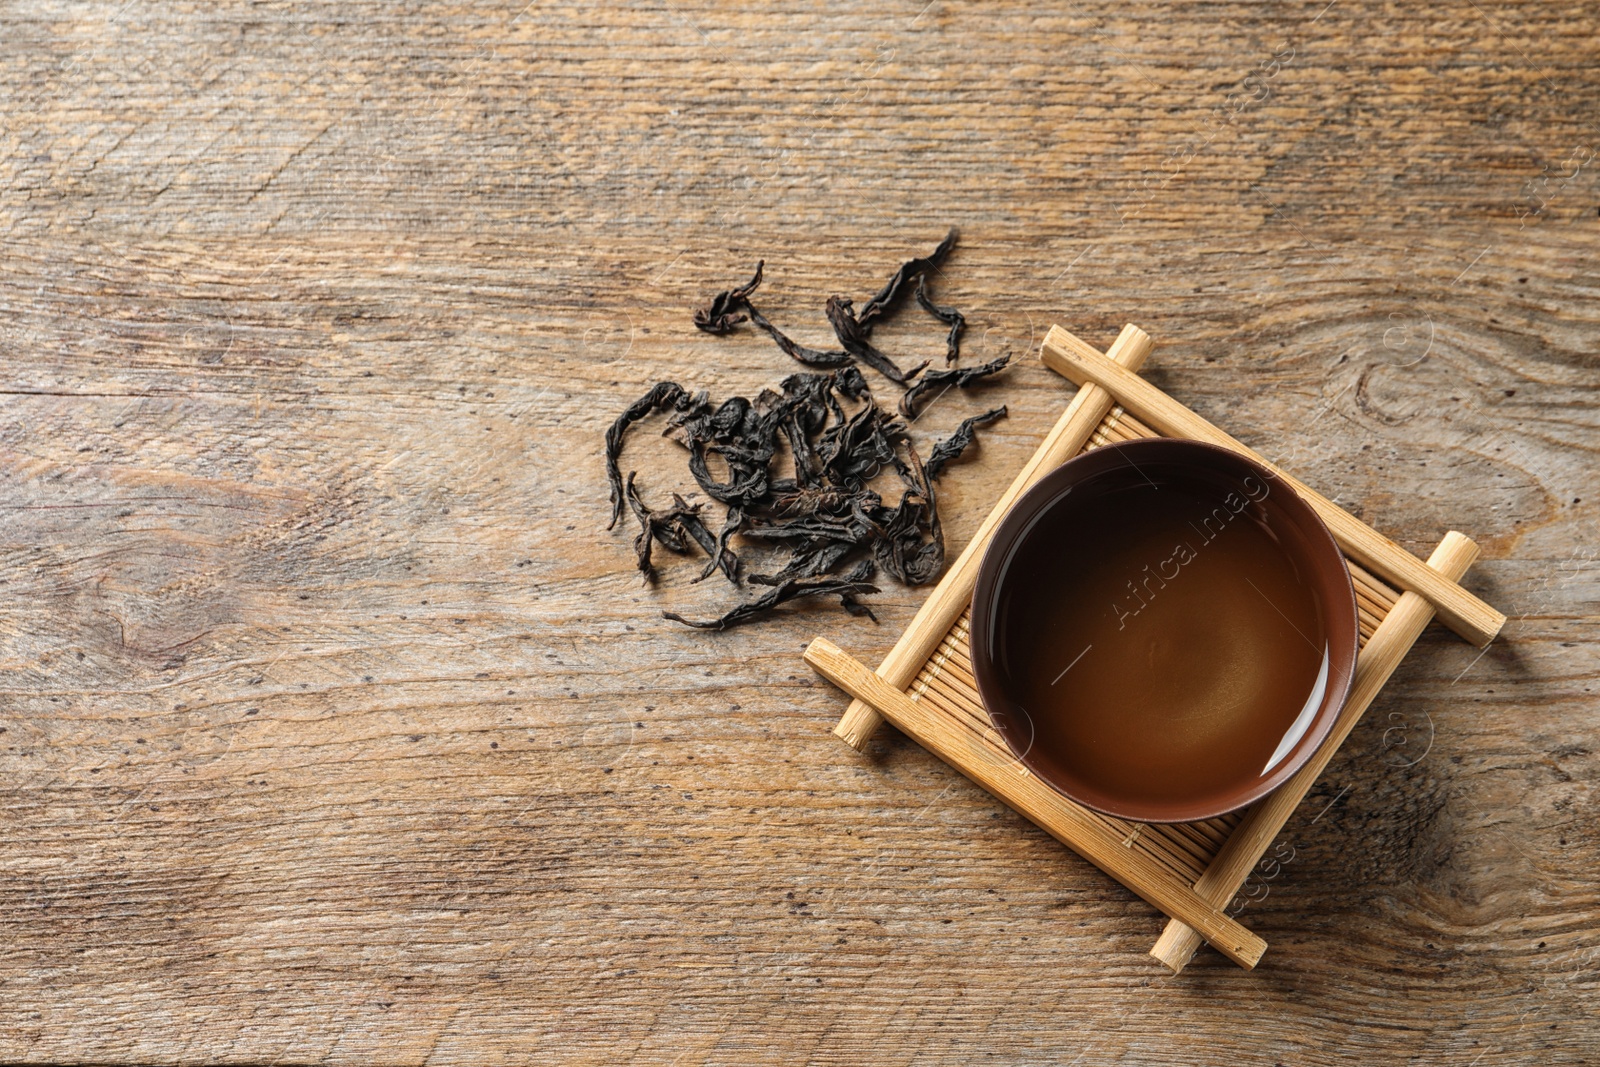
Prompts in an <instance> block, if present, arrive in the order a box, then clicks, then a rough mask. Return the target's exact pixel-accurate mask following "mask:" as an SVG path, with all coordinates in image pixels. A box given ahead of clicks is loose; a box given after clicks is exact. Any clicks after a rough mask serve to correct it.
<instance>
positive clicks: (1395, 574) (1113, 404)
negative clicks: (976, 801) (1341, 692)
mask: <svg viewBox="0 0 1600 1067" xmlns="http://www.w3.org/2000/svg"><path fill="white" fill-rule="evenodd" d="M1151 347H1152V344H1151V341H1150V338H1149V336H1148V335H1146V334H1145V333H1144V331H1143V330H1140V329H1139V328H1138V327H1136V326H1131V325H1130V326H1124V327H1123V329H1122V333H1121V334H1120V335H1118V337H1117V339H1116V341H1115V342H1114V343H1113V344H1112V346H1111V348H1110V349H1109V350H1108V351H1107V352H1106V353H1105V354H1101V353H1100V352H1098V351H1097V350H1095V349H1094V348H1093V347H1091V346H1090V345H1088V344H1086V343H1085V342H1083V341H1081V340H1079V339H1078V338H1076V337H1074V336H1073V335H1072V334H1070V333H1068V332H1067V331H1065V330H1063V329H1061V328H1060V327H1059V326H1053V327H1051V329H1050V333H1049V334H1048V335H1047V336H1046V338H1045V341H1044V346H1043V358H1044V362H1045V364H1046V365H1047V366H1049V367H1050V368H1051V369H1053V370H1055V371H1057V372H1058V373H1060V374H1062V375H1063V376H1064V377H1067V378H1069V379H1071V380H1072V381H1074V382H1076V383H1078V385H1079V389H1078V394H1077V396H1075V397H1074V398H1073V400H1072V402H1071V403H1070V404H1069V405H1068V406H1067V410H1066V411H1065V412H1064V413H1063V414H1062V416H1061V418H1060V420H1059V421H1057V423H1056V425H1055V427H1054V428H1052V429H1051V431H1050V432H1049V434H1047V435H1046V436H1045V439H1044V442H1043V443H1042V444H1041V445H1040V446H1039V449H1038V451H1036V452H1035V453H1034V454H1033V456H1032V458H1030V459H1029V460H1028V462H1027V463H1026V464H1025V465H1024V466H1023V469H1022V471H1021V473H1019V474H1018V475H1017V477H1016V479H1015V480H1014V481H1013V482H1012V483H1011V486H1010V488H1008V489H1007V490H1006V491H1005V493H1004V494H1002V495H1001V497H1000V500H999V502H998V504H997V505H996V506H995V508H994V510H993V511H992V512H990V513H989V515H988V517H987V518H985V519H984V521H983V523H982V525H981V526H979V528H978V532H977V534H976V536H974V537H973V539H972V542H971V543H970V544H969V545H968V546H967V548H966V550H965V551H964V552H962V553H961V556H960V558H958V559H957V560H956V562H955V565H954V566H952V567H951V568H950V570H949V571H948V572H947V573H946V574H945V576H944V578H943V579H942V580H941V581H940V582H939V584H938V585H937V586H935V587H934V590H933V592H932V594H930V595H929V597H928V599H927V600H926V601H925V602H924V603H923V605H922V607H921V609H919V610H918V612H917V614H916V616H915V617H914V618H913V619H912V621H911V625H910V626H909V627H908V628H907V629H906V632H905V633H904V634H903V635H902V636H901V638H900V640H899V642H897V643H896V644H895V646H894V648H893V649H892V650H891V651H890V653H889V655H888V656H887V657H885V659H884V661H883V663H882V664H881V665H880V666H879V667H878V669H877V671H876V672H874V671H872V670H869V669H868V668H867V667H866V666H864V665H863V664H861V663H860V662H859V661H857V660H855V659H853V658H851V657H850V656H848V655H846V654H845V653H844V652H842V651H840V649H839V648H838V647H836V646H835V645H834V644H833V643H832V642H830V641H828V640H826V639H824V638H820V637H819V638H817V639H816V640H814V641H813V642H812V643H811V645H810V647H809V648H807V649H806V653H805V655H806V661H807V662H808V663H810V664H811V665H812V666H813V667H814V668H816V670H817V671H818V672H819V673H821V674H822V675H823V676H824V677H826V678H827V679H828V680H829V681H831V682H833V683H834V684H835V685H837V686H839V687H840V688H841V689H843V690H845V691H846V692H847V693H849V694H850V695H851V696H852V697H854V698H855V699H854V700H853V701H852V702H851V704H850V707H849V709H848V710H846V712H845V714H844V716H843V717H842V718H841V719H840V720H839V724H838V726H837V727H835V729H834V733H835V734H837V735H838V736H839V737H840V738H842V739H843V740H844V741H845V743H846V744H848V745H850V747H852V748H854V749H856V750H857V751H860V750H861V749H863V748H865V747H866V743H867V741H868V740H869V739H870V738H871V736H872V732H873V731H874V730H875V729H877V727H878V724H879V723H881V722H882V720H883V718H884V717H887V718H888V719H889V720H890V721H891V722H893V723H894V724H895V725H896V726H897V727H899V728H900V729H901V730H902V731H904V732H905V733H906V734H907V735H909V736H910V737H912V738H913V739H915V740H916V741H917V742H918V743H920V744H921V745H922V746H923V747H925V748H927V749H928V750H929V751H931V752H933V753H934V754H935V755H937V756H938V757H939V758H941V759H943V760H944V761H945V762H947V763H949V764H950V765H951V766H953V767H955V768H956V769H957V770H959V771H961V772H962V773H964V774H965V775H967V777H969V778H971V779H972V780H973V781H975V782H977V783H978V784H979V785H981V786H983V787H984V788H985V789H988V790H989V791H990V792H991V793H993V794H994V795H995V796H997V797H999V798H1000V799H1001V800H1004V801H1005V802H1006V803H1007V804H1009V805H1010V806H1011V807H1013V808H1015V809H1016V810H1017V811H1019V812H1021V813H1022V814H1023V815H1025V816H1027V817H1028V818H1029V819H1031V820H1033V822H1035V823H1037V824H1038V825H1039V826H1040V827H1041V828H1043V829H1044V830H1045V831H1046V832H1048V833H1050V834H1051V835H1052V836H1053V837H1055V838H1057V839H1058V840H1060V841H1061V842H1062V843H1063V844H1066V845H1067V846H1069V847H1070V848H1072V849H1073V850H1074V851H1076V852H1077V853H1079V854H1080V855H1082V856H1083V857H1084V858H1085V859H1087V860H1089V861H1090V862H1091V863H1093V864H1095V865H1096V866H1097V867H1099V868H1100V869H1101V870H1103V871H1105V872H1106V873H1107V874H1109V875H1111V876H1112V877H1113V878H1115V879H1117V880H1118V881H1119V882H1121V883H1122V884H1123V885H1125V886H1127V887H1128V888H1129V889H1131V890H1132V891H1133V892H1135V893H1137V894H1138V895H1139V896H1141V897H1143V898H1144V899H1145V900H1147V901H1149V902H1150V903H1151V904H1153V905H1154V906H1155V907H1156V908H1158V909H1159V910H1161V911H1162V912H1163V913H1165V914H1166V915H1167V916H1169V918H1170V921H1169V922H1168V923H1167V928H1166V930H1165V932H1163V933H1162V935H1161V938H1160V940H1158V941H1157V942H1156V945H1155V947H1154V948H1153V949H1152V950H1151V955H1153V956H1155V957H1156V958H1157V959H1159V960H1161V961H1162V962H1163V963H1165V964H1166V965H1167V966H1168V967H1170V968H1172V970H1173V971H1174V972H1176V971H1181V970H1182V969H1183V967H1184V966H1185V964H1187V963H1188V961H1189V959H1190V957H1191V956H1192V955H1193V954H1194V952H1195V950H1196V949H1197V948H1198V947H1199V945H1200V942H1201V941H1202V940H1205V941H1209V942H1210V943H1211V944H1212V945H1213V946H1214V947H1215V948H1217V949H1218V950H1219V951H1220V952H1222V954H1223V955H1224V956H1226V957H1228V958H1229V959H1231V960H1233V961H1234V962H1235V963H1237V964H1239V965H1240V966H1242V967H1246V968H1249V967H1254V966H1255V964H1256V962H1257V961H1258V960H1259V959H1260V958H1261V954H1262V953H1263V952H1265V951H1266V947H1267V946H1266V942H1264V941H1262V940H1261V938H1259V937H1257V936H1256V935H1255V934H1253V933H1251V932H1250V931H1249V930H1247V929H1245V928H1244V927H1243V926H1242V925H1240V924H1239V923H1238V922H1237V921H1236V920H1234V919H1233V918H1231V917H1229V916H1228V915H1227V914H1225V912H1224V910H1223V909H1225V908H1226V907H1227V905H1228V904H1229V902H1230V901H1232V900H1233V898H1234V895H1235V894H1236V893H1238V891H1239V889H1240V888H1241V887H1242V886H1243V884H1244V882H1245V879H1246V878H1247V877H1249V874H1250V871H1251V870H1252V869H1253V868H1254V867H1255V865H1256V864H1257V863H1258V862H1259V861H1260V859H1261V856H1262V854H1263V853H1264V852H1265V851H1266V849H1267V847H1268V846H1269V845H1271V843H1272V842H1273V841H1274V840H1275V839H1276V838H1277V835H1278V832H1279V831H1280V830H1281V829H1282V828H1283V825H1284V823H1285V822H1287V821H1288V819H1289V816H1290V815H1291V814H1293V812H1294V809H1295V808H1296V807H1297V806H1298V805H1299V803H1300V801H1301V800H1302V799H1303V798H1304V797H1305V795H1306V793H1308V792H1309V791H1310V789H1311V786H1312V785H1313V784H1314V783H1315V782H1316V779H1317V777H1318V775H1320V774H1321V773H1322V771H1323V768H1325V767H1326V766H1327V764H1328V761H1329V760H1331V759H1332V758H1333V755H1334V753H1335V752H1336V751H1338V748H1339V746H1340V745H1341V744H1342V743H1343V742H1344V739H1345V738H1346V737H1347V736H1348V735H1349V733H1350V731H1351V729H1353V728H1354V727H1355V724H1356V722H1357V721H1359V720H1360V718H1361V715H1362V712H1364V711H1365V710H1366V709H1367V706H1368V705H1369V704H1371V703H1372V701H1373V699H1374V698H1375V697H1376V696H1377V695H1378V692H1379V691H1380V690H1381V689H1382V688H1383V685H1384V683H1385V682H1387V681H1388V679H1389V676H1390V675H1391V674H1393V673H1394V670H1395V668H1396V667H1397V666H1399V664H1400V661H1401V660H1402V659H1404V658H1405V655H1406V653H1407V652H1409V651H1410V650H1411V646H1412V645H1413V644H1414V643H1415V642H1416V640H1417V637H1418V636H1419V635H1420V634H1421V633H1422V630H1423V628H1424V627H1426V626H1427V624H1428V621H1429V620H1430V619H1432V618H1433V617H1434V615H1435V613H1437V614H1438V616H1439V619H1440V621H1441V622H1443V623H1445V624H1446V625H1447V626H1449V627H1450V628H1451V629H1453V630H1455V631H1456V632H1457V633H1459V634H1461V635H1462V636H1463V637H1465V638H1467V639H1468V640H1469V641H1472V642H1473V643H1474V644H1477V645H1486V644H1488V643H1489V642H1490V641H1492V640H1493V639H1494V636H1495V634H1497V633H1498V632H1499V630H1500V627H1501V626H1502V625H1504V623H1505V616H1504V615H1502V614H1501V613H1500V612H1498V611H1496V610H1495V609H1494V608H1492V607H1490V606H1489V605H1488V604H1485V603H1484V602H1483V601H1482V600H1479V599H1478V598H1477V597H1475V596H1473V595H1472V594H1470V593H1468V592H1467V591H1466V590H1465V589H1462V588H1461V586H1460V585H1459V584H1457V583H1458V581H1459V579H1460V578H1461V576H1462V575H1463V574H1464V573H1465V572H1466V569H1467V567H1468V566H1470V565H1471V563H1472V561H1473V560H1474V559H1475V558H1476V556H1477V554H1478V547H1477V545H1475V544H1473V542H1472V541H1471V540H1470V539H1469V538H1467V537H1466V536H1464V535H1463V534H1459V533H1456V532H1455V531H1451V532H1450V533H1448V534H1446V535H1445V538H1444V540H1443V541H1441V542H1440V544H1439V546H1438V548H1436V549H1435V550H1434V552H1433V555H1432V556H1431V557H1430V558H1429V559H1428V561H1427V562H1426V563H1424V562H1423V561H1422V560H1419V559H1417V558H1416V557H1415V556H1413V555H1412V554H1411V553H1409V552H1407V551H1406V550H1405V549H1403V548H1401V547H1400V546H1399V545H1397V544H1395V543H1394V542H1393V541H1391V540H1389V539H1388V538H1386V537H1384V536H1383V535H1382V534H1380V533H1378V532H1377V531H1376V530H1374V529H1373V528H1372V527H1370V526H1368V525H1367V524H1366V523H1363V522H1362V521H1361V520H1359V519H1357V518H1355V517H1354V516H1352V515H1351V514H1350V513H1349V512H1347V511H1344V510H1343V509H1342V508H1339V507H1338V506H1337V505H1335V504H1333V503H1331V502H1330V501H1328V500H1327V499H1326V498H1324V497H1323V496H1322V495H1321V494H1319V493H1317V492H1316V491H1315V490H1312V489H1311V488H1309V487H1307V486H1306V485H1304V484H1303V483H1302V482H1299V481H1298V480H1296V479H1294V478H1292V477H1291V476H1289V475H1287V474H1284V473H1283V472H1282V471H1279V470H1278V468H1277V467H1275V466H1273V465H1272V464H1270V463H1267V462H1266V461H1265V460H1264V459H1262V458H1261V457H1260V456H1258V455H1256V454H1255V453H1254V452H1251V451H1250V450H1249V449H1248V448H1246V447H1245V446H1244V445H1242V444H1240V443H1239V442H1238V441H1236V440H1234V439H1233V438H1232V437H1230V436H1229V435H1228V434H1226V433H1224V432H1223V431H1222V430H1220V429H1218V428H1217V427H1215V426H1213V425H1212V424H1211V423H1209V422H1207V421H1206V420H1205V419H1202V418H1201V417H1200V416H1198V415H1196V414H1195V413H1194V412H1192V411H1190V410H1189V409H1188V408H1186V407H1184V406H1183V405H1182V404H1180V403H1179V402H1177V401H1176V400H1173V399H1172V398H1171V397H1169V396H1167V395H1166V394H1165V393H1163V392H1161V391H1160V390H1159V389H1156V388H1155V387H1154V386H1152V385H1150V384H1149V383H1148V382H1146V381H1145V380H1144V379H1142V378H1140V377H1139V376H1138V373H1137V372H1138V370H1139V368H1140V367H1141V366H1142V365H1143V363H1144V360H1145V357H1146V356H1148V355H1149V353H1150V349H1151ZM1156 436H1170V437H1186V438H1190V439H1192V440H1197V441H1206V442H1209V443H1212V444H1217V445H1221V446H1222V447H1224V448H1231V449H1233V450H1235V451H1238V452H1242V453H1244V454H1245V455H1247V456H1250V457H1251V458H1252V459H1254V460H1256V461H1257V462H1259V463H1262V464H1264V465H1266V466H1267V467H1269V468H1271V469H1272V470H1273V471H1275V472H1276V473H1278V474H1279V476H1281V477H1283V478H1285V479H1287V480H1288V481H1289V483H1290V484H1291V485H1293V486H1294V488H1295V491H1296V492H1298V493H1299V494H1300V495H1301V496H1303V497H1304V498H1305V499H1306V500H1307V501H1308V502H1309V503H1311V505H1312V506H1313V507H1314V508H1316V509H1317V512H1318V514H1319V515H1321V516H1322V518H1323V521H1324V522H1326V523H1327V525H1328V527H1329V529H1330V530H1331V531H1332V532H1333V534H1334V538H1335V540H1337V541H1338V542H1339V545H1340V547H1341V548H1342V549H1343V550H1344V553H1345V556H1346V560H1347V563H1348V564H1349V567H1350V577H1351V581H1352V583H1353V584H1354V586H1355V590H1356V602H1357V606H1358V609H1359V612H1360V619H1361V653H1360V655H1359V657H1358V659H1357V662H1356V677H1355V683H1354V686H1353V688H1352V689H1351V692H1350V697H1349V699H1348V701H1347V702H1346V704H1345V707H1344V710H1343V711H1342V712H1341V713H1340V716H1339V719H1338V720H1337V722H1336V723H1335V725H1334V728H1333V731H1332V733H1331V734H1330V735H1329V737H1328V739H1327V741H1326V742H1324V743H1323V745H1322V746H1321V747H1320V748H1319V749H1318V750H1317V752H1316V754H1315V755H1314V756H1313V757H1312V759H1311V760H1310V762H1308V763H1307V764H1306V765H1305V766H1304V767H1303V768H1301V770H1300V771H1299V773H1297V774H1296V775H1295V776H1294V777H1293V778H1291V779H1289V781H1287V782H1285V783H1284V784H1283V785H1282V786H1280V787H1279V788H1278V789H1277V790H1275V791H1274V792H1272V793H1271V794H1269V795H1267V796H1266V797H1264V798H1262V799H1261V800H1259V801H1257V802H1256V803H1255V804H1254V805H1252V806H1251V807H1250V808H1248V809H1246V810H1245V811H1244V812H1243V813H1234V814H1232V815H1227V816H1223V817H1222V818H1218V819H1208V820H1206V821H1204V822H1198V823H1181V824H1153V823H1152V824H1137V823H1129V822H1126V821H1124V820H1121V819H1115V818H1112V817H1110V816H1106V815H1101V814H1099V813H1098V812H1094V811H1090V810H1089V809H1088V808H1085V807H1083V806H1081V805H1079V804H1075V803H1073V802H1072V801H1070V800H1068V799H1066V798H1065V797H1064V796H1062V795H1061V794H1060V793H1057V792H1056V791H1055V790H1054V789H1052V788H1051V787H1049V786H1047V785H1045V784H1044V783H1043V782H1040V781H1038V780H1037V779H1036V778H1034V777H1033V776H1032V775H1031V774H1030V773H1029V772H1028V771H1027V769H1026V768H1024V767H1023V766H1022V765H1021V764H1020V763H1018V762H1017V760H1016V759H1015V758H1014V757H1013V756H1012V755H1011V753H1010V751H1009V750H1008V749H1007V748H1006V746H1005V744H1004V742H1002V741H1001V739H1000V737H999V736H998V734H996V732H995V730H994V728H993V727H992V726H991V725H990V722H989V716H988V713H987V712H986V711H985V710H984V707H983V702H982V701H981V700H980V699H979V697H978V692H977V684H976V682H975V681H974V680H973V676H972V662H971V655H970V645H969V641H968V622H969V615H968V608H969V605H970V603H971V599H972V589H973V585H974V584H975V582H976V580H977V573H978V566H979V563H980V562H981V561H982V558H983V553H984V551H985V549H987V548H988V545H989V541H990V540H991V538H992V537H993V536H994V531H995V528H996V527H997V526H998V525H999V523H1000V520H1001V519H1002V518H1004V516H1005V514H1006V512H1007V511H1009V510H1010V508H1011V506H1012V505H1013V504H1014V503H1015V502H1016V501H1017V499H1018V498H1019V497H1020V496H1021V495H1022V494H1023V493H1024V492H1026V491H1027V489H1028V488H1029V487H1030V486H1031V485H1033V483H1034V482H1036V481H1038V480H1039V479H1040V478H1041V477H1043V476H1044V475H1045V474H1046V473H1048V472H1049V471H1050V470H1052V469H1054V468H1055V467H1057V466H1059V465H1060V464H1061V463H1063V462H1065V461H1066V460H1067V459H1069V458H1071V457H1072V456H1074V455H1077V454H1078V453H1080V452H1085V451H1088V450H1089V449H1092V448H1098V447H1100V446H1102V445H1105V444H1110V443H1113V442H1116V441H1129V440H1135V439H1138V438H1141V437H1156Z"/></svg>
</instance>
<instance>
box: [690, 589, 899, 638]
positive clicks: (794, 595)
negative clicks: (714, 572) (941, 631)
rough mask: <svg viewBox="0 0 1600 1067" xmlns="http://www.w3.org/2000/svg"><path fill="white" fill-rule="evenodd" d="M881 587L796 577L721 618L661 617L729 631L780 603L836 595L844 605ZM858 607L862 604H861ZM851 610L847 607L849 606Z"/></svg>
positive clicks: (697, 626) (705, 627)
mask: <svg viewBox="0 0 1600 1067" xmlns="http://www.w3.org/2000/svg"><path fill="white" fill-rule="evenodd" d="M876 592H878V587H877V586H875V585H873V584H872V583H871V582H867V581H852V580H850V579H849V578H832V577H829V578H796V579H793V580H790V581H786V582H783V583H782V584H780V585H776V586H773V588H772V591H771V592H770V593H767V594H766V595H764V596H761V597H759V598H757V599H755V600H751V601H747V602H745V603H743V604H740V605H739V606H737V607H735V608H733V609H732V610H730V611H728V612H727V613H725V614H724V615H722V616H721V617H720V618H716V619H703V620H698V621H697V620H694V619H686V618H684V617H683V616H682V615H679V614H678V613H677V612H675V611H663V612H662V613H661V617H662V618H664V619H671V620H672V621H673V622H681V623H683V624H684V625H685V626H692V627H694V628H695V629H697V630H726V629H727V628H728V627H730V626H736V625H738V624H739V623H741V622H744V621H745V620H746V619H752V618H755V617H756V616H758V615H763V614H765V613H766V612H768V611H771V610H772V609H773V608H775V607H777V606H778V605H779V604H785V603H788V602H789V601H791V600H798V599H800V598H802V597H817V596H837V597H839V598H840V601H841V602H843V601H845V600H847V599H850V598H853V597H857V596H860V595H863V594H866V593H876ZM858 606H859V605H858ZM846 607H847V608H848V605H846Z"/></svg>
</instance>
